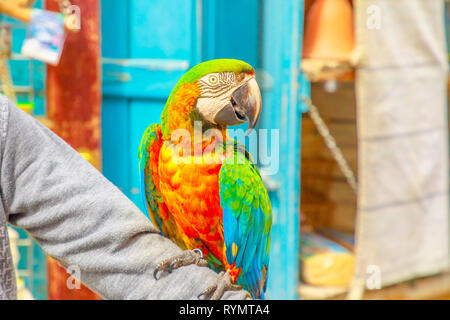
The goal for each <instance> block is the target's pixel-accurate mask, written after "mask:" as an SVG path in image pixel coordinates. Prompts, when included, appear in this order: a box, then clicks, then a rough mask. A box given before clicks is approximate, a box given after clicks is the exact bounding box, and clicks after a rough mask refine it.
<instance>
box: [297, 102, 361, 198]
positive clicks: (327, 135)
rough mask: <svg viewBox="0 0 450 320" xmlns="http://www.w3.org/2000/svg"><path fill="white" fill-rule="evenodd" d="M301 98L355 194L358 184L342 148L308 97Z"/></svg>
mask: <svg viewBox="0 0 450 320" xmlns="http://www.w3.org/2000/svg"><path fill="white" fill-rule="evenodd" d="M301 100H302V101H303V103H305V104H306V105H307V106H308V114H309V116H310V117H311V120H312V121H313V122H314V125H315V126H316V128H317V131H318V132H319V134H320V135H321V136H322V138H323V140H324V142H325V145H326V146H327V147H328V149H329V150H330V151H331V154H332V155H333V158H334V160H335V161H336V163H337V164H338V166H339V168H340V170H341V172H342V174H343V175H344V177H345V179H346V180H347V183H348V184H349V186H350V187H351V188H352V190H353V192H354V193H355V194H357V193H358V184H357V182H356V178H355V174H354V173H353V171H352V169H351V168H350V165H349V164H348V162H347V160H346V159H345V158H344V154H343V153H342V150H341V149H340V148H339V147H338V145H337V143H336V140H335V139H334V137H333V136H332V135H331V132H330V130H329V129H328V127H327V125H326V124H325V121H323V119H322V117H321V116H320V113H319V110H318V109H317V107H316V106H315V105H314V104H313V103H312V101H311V99H310V98H308V97H302V98H301Z"/></svg>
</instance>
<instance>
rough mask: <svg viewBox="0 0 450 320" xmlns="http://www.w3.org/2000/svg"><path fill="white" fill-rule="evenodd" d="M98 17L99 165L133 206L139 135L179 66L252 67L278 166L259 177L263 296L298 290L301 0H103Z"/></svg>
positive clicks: (292, 294) (304, 88)
mask: <svg viewBox="0 0 450 320" xmlns="http://www.w3.org/2000/svg"><path fill="white" fill-rule="evenodd" d="M102 26H103V27H102V28H103V96H104V97H103V115H102V131H103V132H102V139H103V172H104V174H105V175H106V177H107V178H109V179H110V180H111V181H112V182H113V183H114V184H116V185H117V186H118V187H120V188H121V189H122V191H123V192H124V193H125V194H126V195H127V196H128V197H129V198H130V199H132V200H133V201H134V203H135V204H137V205H138V206H139V207H140V208H141V209H143V205H142V203H141V196H140V195H139V192H140V191H139V177H138V165H137V151H138V146H139V142H140V139H141V136H142V134H143V132H144V130H145V129H146V127H147V126H148V125H149V124H151V123H154V122H159V121H160V113H161V111H162V109H163V107H164V104H165V101H166V99H167V97H168V95H169V94H170V91H171V89H172V88H173V87H174V85H175V83H176V82H177V80H178V79H179V78H180V77H181V75H182V74H183V73H184V72H185V71H186V70H187V69H188V68H190V67H192V66H194V65H195V64H197V63H198V62H200V61H204V60H210V59H215V58H235V59H241V60H245V61H247V62H249V63H250V64H251V65H253V66H254V67H255V69H256V76H257V78H258V82H259V83H260V86H261V89H262V94H263V104H264V106H263V113H262V116H261V120H260V124H259V128H262V129H267V130H269V135H270V132H271V131H274V132H278V138H277V139H276V140H274V141H270V142H269V148H270V144H275V145H276V147H277V148H275V150H277V151H276V153H277V154H276V155H273V156H276V157H275V158H277V160H276V161H278V170H276V172H272V174H271V175H268V176H267V177H266V179H265V180H266V183H267V184H268V185H269V189H270V192H269V195H270V198H271V202H272V207H273V215H274V222H273V237H272V250H271V262H270V268H269V285H268V294H267V296H268V297H269V298H274V299H295V298H297V287H298V281H299V223H300V222H299V210H300V208H299V200H300V119H301V117H300V115H301V109H302V104H301V103H300V99H299V98H300V96H301V95H302V94H305V95H308V84H307V82H306V81H305V78H304V77H303V75H302V74H301V72H300V66H299V64H300V58H301V54H300V52H301V41H302V39H301V35H302V30H303V0H286V1H284V0H283V1H278V0H264V1H263V0H246V1H241V0H228V1H221V0H203V1H201V0H171V1H164V0H122V1H110V0H103V1H102ZM245 126H246V125H244V127H245ZM243 142H248V141H243Z"/></svg>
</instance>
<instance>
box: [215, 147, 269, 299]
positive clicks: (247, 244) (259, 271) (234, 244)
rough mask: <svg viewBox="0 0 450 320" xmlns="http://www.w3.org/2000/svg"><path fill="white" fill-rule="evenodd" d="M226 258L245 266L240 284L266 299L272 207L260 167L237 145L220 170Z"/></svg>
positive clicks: (240, 277)
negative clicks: (259, 170) (232, 154)
mask: <svg viewBox="0 0 450 320" xmlns="http://www.w3.org/2000/svg"><path fill="white" fill-rule="evenodd" d="M219 190H220V191H219V193H220V205H221V207H222V209H223V230H224V238H225V247H226V257H227V261H228V263H229V264H230V265H232V264H233V263H235V267H236V268H242V270H241V273H240V275H239V278H238V280H237V283H238V284H242V285H244V288H245V289H247V290H249V291H250V292H251V293H252V295H253V297H255V298H263V297H264V291H265V285H266V280H267V271H268V267H269V248H270V229H271V225H272V209H271V205H270V201H269V196H268V194H267V191H266V189H265V187H264V185H263V182H262V180H261V176H260V175H259V172H258V169H257V168H256V167H255V166H254V165H253V163H251V162H250V160H249V159H248V158H247V157H246V154H245V153H243V152H242V151H239V150H238V149H237V148H235V152H234V157H228V158H227V160H226V161H225V162H224V164H223V165H222V168H221V170H220V172H219Z"/></svg>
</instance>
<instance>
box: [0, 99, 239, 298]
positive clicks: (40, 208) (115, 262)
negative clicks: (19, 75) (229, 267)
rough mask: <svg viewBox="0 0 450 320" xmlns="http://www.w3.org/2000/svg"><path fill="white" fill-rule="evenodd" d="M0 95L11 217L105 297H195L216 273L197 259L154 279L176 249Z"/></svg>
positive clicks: (4, 185)
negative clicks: (77, 270)
mask: <svg viewBox="0 0 450 320" xmlns="http://www.w3.org/2000/svg"><path fill="white" fill-rule="evenodd" d="M5 101H6V100H5V98H4V97H2V96H0V104H1V105H2V106H3V110H0V112H2V114H3V117H1V118H3V119H7V122H5V121H4V120H3V123H2V121H0V132H2V133H3V135H2V137H1V139H2V141H1V157H2V159H1V160H2V161H1V168H0V170H1V172H0V188H1V200H2V202H3V206H4V208H5V211H6V215H7V218H8V220H9V222H10V223H11V224H12V225H14V226H17V227H20V228H24V229H25V230H27V231H28V233H29V234H30V235H31V236H32V237H33V238H34V239H36V241H37V242H38V243H39V245H40V246H41V247H42V248H43V250H44V251H45V252H46V253H48V254H49V255H50V256H52V257H53V258H55V259H56V260H57V261H59V262H60V263H61V264H62V265H63V266H65V267H68V266H76V267H78V268H79V269H80V270H81V281H82V282H83V283H84V284H86V285H87V286H88V287H90V288H91V289H92V290H94V291H95V292H97V293H99V294H100V295H101V296H103V297H104V298H106V299H197V296H198V295H199V294H200V293H201V292H202V291H203V290H205V289H206V287H208V286H209V285H210V284H211V283H212V282H213V281H214V280H215V277H216V273H214V271H212V270H210V269H208V268H205V267H198V266H187V267H182V268H180V269H178V270H175V271H174V272H172V273H171V274H164V275H163V276H162V277H161V279H159V280H158V281H156V280H154V278H153V275H152V271H153V270H154V268H155V267H156V265H157V264H158V263H159V262H160V261H161V260H162V259H164V258H167V257H170V256H174V255H176V254H178V253H180V252H181V249H179V248H178V247H177V246H176V245H175V244H174V243H173V242H171V241H170V240H168V239H166V238H164V237H163V236H161V235H160V233H159V232H158V231H157V230H156V229H155V228H154V227H153V226H152V224H151V223H150V221H149V220H147V218H146V217H145V216H144V215H143V214H142V213H141V212H140V211H139V209H138V208H137V207H136V206H135V205H134V204H133V203H132V202H131V201H130V200H129V199H128V198H127V197H125V196H124V195H123V194H122V193H121V192H120V191H119V190H118V189H117V188H116V187H115V186H114V185H112V184H111V183H110V182H109V181H108V180H106V179H105V178H104V177H103V176H102V174H101V173H100V172H98V171H97V170H96V169H95V168H94V167H93V166H91V165H90V164H89V163H88V162H87V161H86V160H84V159H83V158H82V157H81V156H80V155H79V154H78V153H77V152H76V151H75V150H73V149H72V148H71V147H70V146H69V145H67V144H66V143H65V142H64V141H63V140H62V139H60V138H59V137H57V136H56V135H55V134H54V133H52V132H51V131H50V130H48V129H47V128H46V127H44V126H43V125H41V124H40V123H39V122H37V121H36V120H35V119H33V118H32V117H30V116H28V115H27V114H25V113H24V112H22V111H21V110H19V109H18V108H17V107H15V106H14V105H13V104H12V103H10V102H8V103H5ZM5 105H6V107H5ZM5 117H6V118H5ZM4 130H6V131H4ZM245 296H246V292H245V291H237V292H226V293H225V295H224V297H223V298H225V299H244V298H245Z"/></svg>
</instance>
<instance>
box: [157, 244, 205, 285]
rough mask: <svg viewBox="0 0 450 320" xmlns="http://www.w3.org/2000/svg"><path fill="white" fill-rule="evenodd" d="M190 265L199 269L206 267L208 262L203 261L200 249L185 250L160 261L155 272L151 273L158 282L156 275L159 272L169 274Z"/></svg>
mask: <svg viewBox="0 0 450 320" xmlns="http://www.w3.org/2000/svg"><path fill="white" fill-rule="evenodd" d="M191 264H196V265H198V266H201V267H206V266H208V261H206V260H205V259H203V253H202V251H201V250H200V249H194V250H186V251H183V253H181V254H179V255H177V256H175V257H172V258H168V259H166V260H164V261H162V262H161V263H160V264H159V265H158V266H157V267H156V269H155V271H153V277H154V278H155V280H158V273H160V272H164V271H167V272H168V273H171V272H172V271H173V270H175V269H177V268H179V267H182V266H188V265H191Z"/></svg>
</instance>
